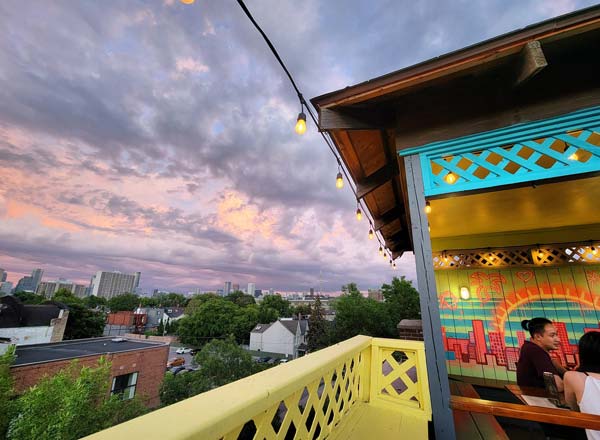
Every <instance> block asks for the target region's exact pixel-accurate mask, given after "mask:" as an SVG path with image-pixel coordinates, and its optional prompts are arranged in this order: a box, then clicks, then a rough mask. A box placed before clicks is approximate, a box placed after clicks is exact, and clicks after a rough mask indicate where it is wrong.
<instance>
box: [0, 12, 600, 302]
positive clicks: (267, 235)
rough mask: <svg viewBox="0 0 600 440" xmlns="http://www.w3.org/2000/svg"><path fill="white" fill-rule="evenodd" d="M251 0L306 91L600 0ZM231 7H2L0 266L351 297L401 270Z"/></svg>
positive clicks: (157, 284) (148, 282) (16, 273)
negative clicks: (348, 287)
mask: <svg viewBox="0 0 600 440" xmlns="http://www.w3.org/2000/svg"><path fill="white" fill-rule="evenodd" d="M593 3H595V2H594V1H583V0H578V1H575V0H539V1H526V0H509V1H507V0H494V1H492V0H490V1H441V0H435V1H434V0H420V1H417V2H414V1H408V0H390V1H377V0H370V1H359V0H355V1H349V0H336V1H334V0H320V1H318V0H304V1H301V2H298V1H287V0H247V6H248V8H249V9H250V10H251V12H252V13H253V14H254V16H255V18H256V20H257V21H258V22H259V23H260V24H261V26H262V27H263V29H264V30H265V31H266V33H267V34H268V35H269V37H270V38H271V40H272V41H273V43H274V44H275V46H276V47H277V49H278V50H279V52H280V54H281V56H282V58H283V59H284V61H285V62H286V64H287V65H288V68H289V70H290V71H291V72H292V74H293V75H294V77H295V79H296V81H297V83H298V85H299V87H300V88H301V90H302V91H303V93H304V96H305V97H306V98H307V99H308V98H311V97H314V96H317V95H320V94H322V93H326V92H329V91H332V90H336V89H339V88H342V87H345V86H348V85H352V84H355V83H357V82H361V81H364V80H367V79H370V78H372V77H375V76H379V75H382V74H385V73H388V72H391V71H394V70H397V69H400V68H402V67H406V66H409V65H411V64H414V63H417V62H419V61H423V60H425V59H428V58H431V57H435V56H438V55H441V54H443V53H445V52H448V51H451V50H455V49H459V48H461V47H464V46H466V45H470V44H473V43H477V42H479V41H481V40H484V39H487V38H490V37H494V36H496V35H499V34H502V33H505V32H508V31H511V30H515V29H518V28H520V27H523V26H526V25H528V24H531V23H534V22H537V21H540V20H544V19H547V18H550V17H553V16H556V15H560V14H563V13H567V12H571V11H573V10H576V9H579V8H582V7H586V6H589V5H591V4H593ZM298 111H299V104H298V101H297V98H296V96H295V94H294V92H293V89H292V88H291V86H290V84H289V83H288V82H287V79H286V77H285V76H284V75H283V72H282V71H281V69H280V67H279V65H278V64H277V63H276V61H275V59H274V58H273V56H272V55H271V53H270V52H269V50H268V49H267V47H266V45H265V44H264V42H263V40H262V39H261V37H260V35H259V34H258V33H257V31H256V30H255V29H254V28H253V27H252V25H251V23H250V22H249V21H248V19H247V18H246V17H245V15H244V14H243V12H242V10H241V9H240V7H239V6H238V5H237V3H236V2H235V1H234V0H220V1H217V0H196V2H195V4H193V5H192V6H186V5H183V4H182V3H180V2H179V1H175V0H145V1H142V0H102V1H99V0H97V1H93V0H85V1H84V0H81V1H75V0H64V1H58V0H47V1H43V2H24V1H22V0H3V1H1V2H0V267H2V268H4V269H5V270H7V271H8V272H9V281H14V282H16V281H17V280H18V279H19V278H20V277H21V276H23V274H26V273H29V272H31V269H32V268H33V267H41V268H43V269H44V270H45V277H44V278H45V279H56V278H58V277H65V278H70V279H72V280H75V281H80V282H85V283H88V282H89V278H90V275H91V274H92V273H93V272H95V271H97V270H120V271H123V272H132V271H138V270H139V271H141V272H142V283H141V285H142V287H143V288H144V289H145V290H150V289H153V288H168V289H171V290H176V291H187V290H191V289H194V288H200V289H204V290H208V289H215V288H218V287H221V286H222V285H223V282H224V281H226V280H231V281H233V282H234V283H239V284H240V285H242V286H243V285H245V283H248V282H254V283H256V286H257V288H263V289H268V288H274V289H276V290H283V291H294V290H306V289H308V288H309V287H312V286H314V287H316V288H319V280H321V285H322V289H323V290H324V291H336V290H339V289H340V286H341V285H342V284H345V283H347V282H350V281H354V282H357V283H358V285H359V287H360V288H361V289H367V288H373V287H378V286H380V285H381V284H382V283H383V282H388V281H389V280H390V279H391V277H392V276H393V275H406V276H407V277H408V278H411V279H414V277H415V275H414V267H413V256H412V255H405V256H404V257H402V259H401V260H400V261H399V265H398V266H399V267H398V269H397V270H396V271H392V270H391V269H390V268H389V265H387V264H385V262H384V261H383V259H382V258H381V257H379V255H378V253H377V244H376V242H373V241H370V240H369V239H368V238H367V231H368V226H367V224H366V223H365V222H364V221H363V222H361V223H359V222H357V221H356V219H355V218H354V209H355V201H354V200H353V196H352V193H351V192H350V190H349V189H348V188H345V189H343V190H342V191H339V190H336V189H335V186H334V180H335V174H336V173H337V167H336V163H335V159H334V158H333V156H332V155H331V153H330V152H329V151H328V150H327V148H326V146H325V144H324V143H323V141H322V140H321V139H320V137H319V136H318V134H317V133H316V130H315V128H314V127H313V126H310V125H309V131H308V132H307V134H306V135H304V136H302V137H300V136H298V135H296V134H295V133H294V132H293V125H294V122H295V117H296V115H297V113H298Z"/></svg>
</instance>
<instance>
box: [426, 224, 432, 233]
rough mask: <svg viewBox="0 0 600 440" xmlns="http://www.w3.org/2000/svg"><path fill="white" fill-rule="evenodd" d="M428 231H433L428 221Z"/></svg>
mask: <svg viewBox="0 0 600 440" xmlns="http://www.w3.org/2000/svg"><path fill="white" fill-rule="evenodd" d="M427 232H431V225H430V224H429V223H427Z"/></svg>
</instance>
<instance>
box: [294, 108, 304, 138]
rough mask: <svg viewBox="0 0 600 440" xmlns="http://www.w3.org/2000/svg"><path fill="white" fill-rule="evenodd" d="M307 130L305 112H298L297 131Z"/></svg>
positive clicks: (302, 132) (299, 132)
mask: <svg viewBox="0 0 600 440" xmlns="http://www.w3.org/2000/svg"><path fill="white" fill-rule="evenodd" d="M305 131H306V115H305V114H304V112H300V113H298V119H297V120H296V133H298V134H304V132H305Z"/></svg>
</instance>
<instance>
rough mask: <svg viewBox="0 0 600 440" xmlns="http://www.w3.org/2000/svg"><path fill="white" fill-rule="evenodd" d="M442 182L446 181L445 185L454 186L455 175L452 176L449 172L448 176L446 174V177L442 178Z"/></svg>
mask: <svg viewBox="0 0 600 440" xmlns="http://www.w3.org/2000/svg"><path fill="white" fill-rule="evenodd" d="M444 180H445V181H446V183H448V184H450V185H454V184H455V183H456V174H454V173H453V172H452V171H450V172H449V173H448V174H446V177H444Z"/></svg>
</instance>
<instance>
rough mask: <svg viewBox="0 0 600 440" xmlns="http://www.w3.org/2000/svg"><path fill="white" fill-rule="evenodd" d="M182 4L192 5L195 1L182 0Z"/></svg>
mask: <svg viewBox="0 0 600 440" xmlns="http://www.w3.org/2000/svg"><path fill="white" fill-rule="evenodd" d="M180 1H181V3H183V4H185V5H191V4H192V3H194V1H195V0H180Z"/></svg>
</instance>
